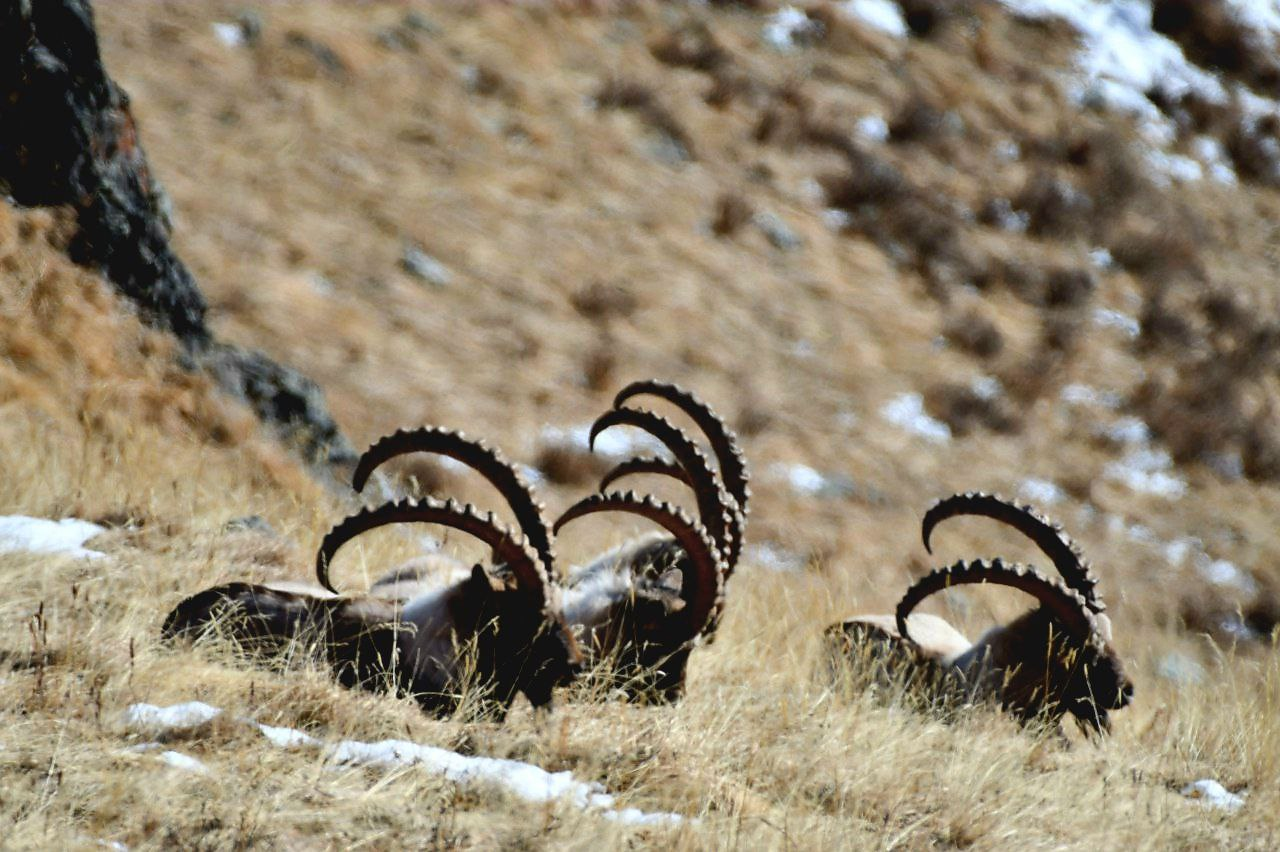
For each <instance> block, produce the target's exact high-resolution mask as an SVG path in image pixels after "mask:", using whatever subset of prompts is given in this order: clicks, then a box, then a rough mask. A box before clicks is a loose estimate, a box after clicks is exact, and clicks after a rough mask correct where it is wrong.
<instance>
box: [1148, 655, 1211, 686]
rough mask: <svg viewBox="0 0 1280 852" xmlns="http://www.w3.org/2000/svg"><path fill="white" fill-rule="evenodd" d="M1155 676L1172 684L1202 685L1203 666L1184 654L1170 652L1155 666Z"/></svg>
mask: <svg viewBox="0 0 1280 852" xmlns="http://www.w3.org/2000/svg"><path fill="white" fill-rule="evenodd" d="M1156 674H1158V675H1160V677H1162V678H1164V679H1165V680H1171V681H1173V682H1174V683H1203V682H1204V666H1202V665H1200V664H1199V663H1197V662H1196V661H1195V660H1193V659H1191V657H1188V656H1187V655H1186V654H1182V653H1179V652H1177V651H1171V652H1170V653H1168V654H1165V655H1164V656H1163V657H1161V658H1160V662H1159V663H1157V664H1156Z"/></svg>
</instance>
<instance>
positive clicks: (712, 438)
mask: <svg viewBox="0 0 1280 852" xmlns="http://www.w3.org/2000/svg"><path fill="white" fill-rule="evenodd" d="M642 394H643V395H647V396H656V397H658V398H659V399H664V400H666V401H667V402H669V403H671V404H672V405H674V406H676V407H677V408H679V409H680V410H681V411H683V412H684V413H685V414H687V415H688V416H689V418H690V419H691V420H693V422H694V423H696V424H697V425H698V428H699V429H701V430H702V433H703V434H704V435H706V436H707V441H708V442H710V444H711V450H712V452H713V453H715V456H716V461H717V462H719V464H720V476H721V478H722V479H723V480H724V487H725V490H726V491H728V492H729V494H730V495H731V496H732V497H733V499H734V500H737V501H738V506H739V508H740V509H741V511H742V514H743V516H744V518H745V516H746V515H747V514H748V511H749V510H748V508H747V502H748V501H749V500H750V499H751V487H750V485H749V483H750V481H751V475H750V473H749V472H748V471H747V460H746V456H744V455H743V453H742V449H741V448H740V447H739V446H738V439H737V436H736V435H734V433H733V430H732V429H730V428H729V427H728V425H727V424H726V423H725V422H724V420H723V419H722V418H721V417H720V415H718V414H716V413H715V411H714V410H713V409H712V408H711V406H709V405H707V403H705V402H703V401H702V399H701V398H700V397H698V395H697V394H695V393H694V392H693V391H691V390H687V389H686V388H683V387H681V386H680V385H677V384H674V383H672V382H663V381H658V380H656V379H647V380H641V381H637V382H632V383H631V384H629V385H627V386H626V387H624V388H623V389H622V390H620V391H618V394H617V395H616V396H615V397H614V398H613V407H614V408H620V407H622V405H623V403H625V402H626V401H627V400H629V399H631V398H632V397H634V396H640V395H642Z"/></svg>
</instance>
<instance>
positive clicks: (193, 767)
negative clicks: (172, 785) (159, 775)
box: [160, 751, 209, 775]
mask: <svg viewBox="0 0 1280 852" xmlns="http://www.w3.org/2000/svg"><path fill="white" fill-rule="evenodd" d="M160 759H161V760H163V761H164V762H165V763H167V764H168V765H169V766H172V767H173V768H174V769H181V770H182V771H183V772H194V773H196V774H197V775H208V774H209V767H207V766H205V765H204V764H203V763H201V762H200V761H198V760H196V759H195V758H194V757H191V756H190V755H186V754H183V753H182V752H180V751H162V752H160Z"/></svg>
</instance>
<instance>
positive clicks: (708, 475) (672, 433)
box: [588, 408, 733, 557]
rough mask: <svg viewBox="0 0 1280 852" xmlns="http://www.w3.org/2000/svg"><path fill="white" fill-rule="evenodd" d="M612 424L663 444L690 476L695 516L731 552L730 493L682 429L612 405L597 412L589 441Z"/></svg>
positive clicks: (722, 550)
mask: <svg viewBox="0 0 1280 852" xmlns="http://www.w3.org/2000/svg"><path fill="white" fill-rule="evenodd" d="M614 426H634V427H635V428H637V429H643V430H644V431H646V432H648V433H649V434H650V435H652V436H653V437H655V438H657V439H658V440H659V441H661V442H662V443H663V445H664V446H666V448H667V449H668V450H670V451H671V454H672V455H673V456H675V459H676V462H677V463H679V465H680V466H681V467H683V468H684V470H685V472H686V473H687V474H688V475H689V482H690V484H691V485H692V487H693V493H694V497H695V498H696V499H697V502H698V517H699V519H700V520H701V521H702V525H703V526H704V527H705V528H706V531H707V532H708V533H710V535H711V539H712V541H714V542H715V543H716V547H717V548H718V549H719V551H720V553H721V554H722V555H724V556H726V557H727V556H728V555H729V554H730V551H731V543H730V539H729V537H728V530H729V525H730V524H731V523H732V515H733V507H732V505H731V503H730V500H731V498H730V496H729V494H728V493H727V492H726V491H725V490H724V488H722V487H721V485H720V477H718V476H717V475H716V473H715V471H714V470H713V469H712V468H711V463H710V462H709V461H707V457H706V456H705V455H703V454H702V450H701V449H699V448H698V445H697V444H695V443H694V442H693V439H691V438H690V437H689V436H688V435H687V434H686V433H685V431H684V430H683V429H681V428H680V427H679V426H676V425H675V424H674V423H672V422H671V421H670V420H667V419H666V418H665V417H662V416H661V415H658V414H654V413H653V412H652V411H645V410H643V409H639V408H615V409H612V410H611V411H606V412H605V413H604V414H602V415H600V417H598V418H597V419H596V421H595V422H594V423H592V424H591V434H590V437H589V439H588V444H589V446H590V447H591V448H592V449H595V443H596V438H597V437H598V436H599V435H600V433H601V432H603V431H604V430H605V429H609V428H611V427H614Z"/></svg>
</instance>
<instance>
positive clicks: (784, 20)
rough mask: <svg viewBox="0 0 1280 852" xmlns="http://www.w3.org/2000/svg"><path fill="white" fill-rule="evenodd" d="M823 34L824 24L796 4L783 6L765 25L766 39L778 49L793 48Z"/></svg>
mask: <svg viewBox="0 0 1280 852" xmlns="http://www.w3.org/2000/svg"><path fill="white" fill-rule="evenodd" d="M821 34H822V24H820V23H818V22H817V21H815V20H813V19H812V18H810V17H809V16H808V15H806V14H805V12H804V10H803V9H798V8H796V7H795V6H783V7H782V8H781V9H779V10H778V11H776V12H774V13H773V14H772V15H770V16H769V17H768V19H767V20H766V21H765V25H764V40H765V41H767V42H769V44H771V45H773V46H774V47H775V48H777V49H778V50H792V49H794V48H796V47H798V46H800V45H802V44H804V43H805V42H806V41H810V40H812V39H815V38H817V37H818V36H819V35H821Z"/></svg>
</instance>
